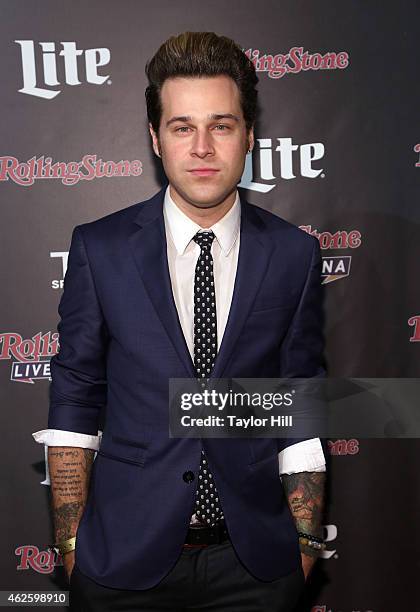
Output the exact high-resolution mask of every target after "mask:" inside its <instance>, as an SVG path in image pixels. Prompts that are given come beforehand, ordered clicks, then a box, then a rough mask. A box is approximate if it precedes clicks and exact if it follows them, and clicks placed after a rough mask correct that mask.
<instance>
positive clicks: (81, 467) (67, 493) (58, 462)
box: [48, 446, 94, 542]
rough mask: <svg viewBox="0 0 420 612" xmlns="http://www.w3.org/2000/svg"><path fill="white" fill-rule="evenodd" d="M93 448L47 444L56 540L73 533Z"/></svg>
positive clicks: (82, 502) (81, 508) (87, 484)
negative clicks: (49, 445)
mask: <svg viewBox="0 0 420 612" xmlns="http://www.w3.org/2000/svg"><path fill="white" fill-rule="evenodd" d="M93 457H94V451H93V450H89V449H85V448H73V447H56V446H53V447H49V448H48V465H49V470H50V479H51V493H52V510H53V518H54V530H55V541H56V542H61V541H62V540H67V539H69V538H72V537H73V536H74V535H76V531H77V527H78V525H79V522H80V519H81V517H82V514H83V510H84V507H85V504H86V499H87V493H88V487H89V479H90V471H91V469H92V463H93Z"/></svg>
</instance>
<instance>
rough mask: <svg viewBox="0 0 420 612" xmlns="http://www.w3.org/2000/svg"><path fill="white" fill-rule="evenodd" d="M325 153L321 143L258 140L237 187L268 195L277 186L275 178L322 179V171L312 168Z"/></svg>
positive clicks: (280, 139)
mask: <svg viewBox="0 0 420 612" xmlns="http://www.w3.org/2000/svg"><path fill="white" fill-rule="evenodd" d="M324 153H325V147H324V145H323V144H322V142H311V143H309V144H302V145H298V144H294V143H293V140H292V139H291V138H276V139H271V138H257V139H256V141H255V147H254V149H253V151H252V152H251V153H248V155H247V156H246V158H245V168H244V172H243V174H242V178H241V182H240V183H239V187H243V188H244V189H251V190H252V191H258V192H260V193H268V192H269V191H271V190H272V189H274V187H275V186H276V182H273V181H275V180H276V178H277V177H278V176H279V177H280V178H281V179H285V180H291V179H295V178H296V177H297V176H302V177H305V178H310V179H316V178H318V177H321V178H324V176H325V174H324V171H323V168H319V167H314V163H315V162H319V161H320V160H321V159H322V158H323V157H324ZM254 172H255V173H257V174H255V176H254Z"/></svg>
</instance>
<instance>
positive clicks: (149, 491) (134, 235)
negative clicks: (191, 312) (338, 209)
mask: <svg viewBox="0 0 420 612" xmlns="http://www.w3.org/2000/svg"><path fill="white" fill-rule="evenodd" d="M163 199H164V190H162V191H160V192H159V193H158V194H156V195H155V196H154V197H152V198H151V199H150V200H148V201H146V202H141V203H139V204H135V205H133V206H130V207H129V208H126V209H124V210H121V211H118V212H116V213H113V214H111V215H108V216H106V217H104V218H102V219H99V220H97V221H95V222H93V223H87V224H84V225H80V226H78V227H76V228H75V230H74V232H73V236H72V243H71V248H70V254H69V261H68V269H67V273H66V277H65V284H64V293H63V296H62V299H61V302H60V306H59V313H60V316H61V321H60V323H59V326H58V330H59V332H60V351H59V353H58V354H57V355H56V356H55V357H54V358H53V359H52V362H51V372H52V383H51V387H50V400H51V401H50V411H49V420H48V427H50V428H55V429H63V430H68V431H76V432H80V433H85V434H94V435H96V434H97V431H98V424H99V421H98V419H99V414H100V411H101V409H102V408H103V407H104V406H106V424H105V428H104V433H103V439H102V444H101V447H100V450H99V452H98V455H97V457H96V460H95V462H94V464H93V468H92V473H91V480H90V487H89V495H88V500H87V504H86V508H85V511H84V514H83V516H82V519H81V522H80V525H79V528H78V531H77V542H76V563H77V565H78V566H79V568H80V570H81V571H82V572H83V573H85V574H86V575H88V576H90V577H91V578H93V579H94V580H96V581H97V582H99V583H100V584H103V585H105V586H108V587H115V588H120V589H145V588H149V587H152V586H153V585H155V584H156V583H157V582H158V581H159V580H160V579H161V578H162V577H163V576H165V575H166V574H167V573H168V571H169V570H170V569H171V568H172V567H173V566H174V564H175V563H176V561H177V559H178V557H179V555H180V553H181V550H182V545H183V542H184V540H185V536H186V532H187V530H188V525H189V521H190V517H191V514H192V512H193V511H194V502H195V487H196V483H197V480H196V479H197V474H198V469H199V462H200V452H201V445H203V447H204V449H205V452H206V455H207V458H208V461H209V464H210V467H211V470H212V472H213V474H214V478H215V481H216V485H217V488H218V491H219V495H220V499H221V503H222V506H223V511H224V515H225V520H226V523H227V527H228V530H229V533H230V537H231V540H232V544H233V546H234V548H235V550H236V552H237V554H238V556H239V557H240V559H241V560H242V562H243V564H244V565H245V566H246V567H247V568H248V570H249V571H250V572H251V573H252V574H254V575H255V576H256V577H257V578H259V579H261V580H267V581H269V580H273V579H276V578H279V577H280V576H282V575H285V574H288V573H290V572H292V571H294V570H295V569H296V568H297V567H298V565H299V563H300V552H299V546H298V536H297V532H296V528H295V524H294V520H293V518H292V516H291V513H290V510H289V507H288V504H287V500H286V497H285V495H284V492H283V488H282V484H281V480H280V478H279V470H278V457H277V456H278V452H279V451H281V450H282V449H283V448H285V447H286V446H288V445H290V444H293V443H294V442H296V441H299V440H296V439H285V440H281V439H262V438H260V439H243V438H241V439H214V438H213V439H203V440H201V439H192V438H184V439H176V438H169V435H168V379H169V378H187V377H194V367H193V363H192V360H191V357H190V354H189V351H188V348H187V345H186V342H185V339H184V336H183V333H182V329H181V326H180V323H179V319H178V315H177V310H176V306H175V303H174V299H173V295H172V289H171V281H170V276H169V269H168V262H167V252H166V238H165V227H164V219H163ZM240 231H241V238H240V249H239V259H238V268H237V275H236V280H235V287H234V293H233V298H232V304H231V308H230V313H229V318H228V321H227V326H226V330H225V333H224V336H223V341H222V344H221V347H220V350H219V353H218V355H217V358H216V362H215V366H214V370H213V374H212V376H213V377H216V378H222V377H243V378H248V377H250V378H251V377H261V378H276V377H312V376H322V375H323V372H324V370H323V357H322V354H323V333H322V304H321V285H320V272H321V264H320V251H319V244H318V241H317V240H316V239H315V238H313V237H311V236H309V235H308V234H306V233H305V232H303V231H301V230H299V229H298V228H296V227H295V226H293V225H291V224H290V223H288V222H286V221H284V220H282V219H280V218H279V217H277V216H275V215H273V214H271V213H269V212H267V211H265V210H263V209H261V208H258V207H256V206H253V205H251V204H248V203H246V202H245V201H244V200H243V199H241V230H240ZM187 471H192V472H193V473H194V474H195V477H196V478H195V479H194V480H193V481H192V482H185V480H184V479H183V475H184V473H185V472H187Z"/></svg>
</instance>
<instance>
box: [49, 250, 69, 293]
mask: <svg viewBox="0 0 420 612" xmlns="http://www.w3.org/2000/svg"><path fill="white" fill-rule="evenodd" d="M50 257H51V258H52V259H60V260H61V278H58V279H55V280H52V281H51V289H62V288H63V287H64V277H65V275H66V272H67V262H68V259H69V252H68V251H51V252H50Z"/></svg>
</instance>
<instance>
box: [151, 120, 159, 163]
mask: <svg viewBox="0 0 420 612" xmlns="http://www.w3.org/2000/svg"><path fill="white" fill-rule="evenodd" d="M149 132H150V136H151V137H152V146H153V151H154V152H155V154H156V155H157V156H158V157H162V155H161V152H160V146H159V137H158V135H157V134H156V132H155V130H154V129H153V127H152V124H151V123H149Z"/></svg>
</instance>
